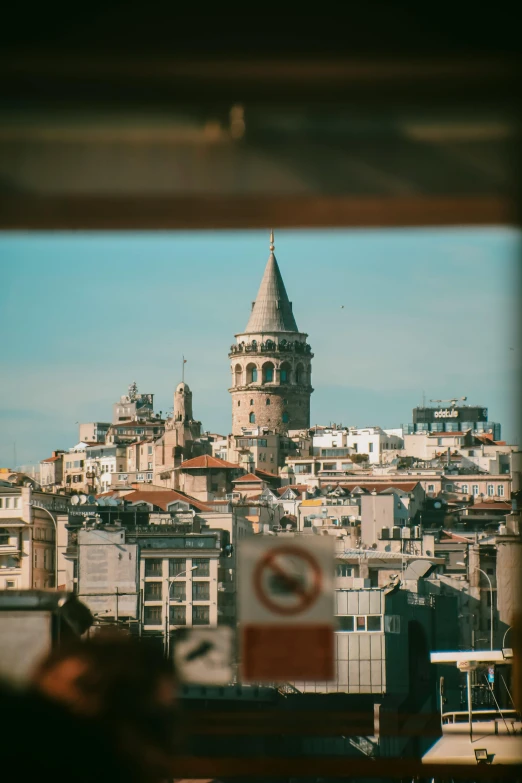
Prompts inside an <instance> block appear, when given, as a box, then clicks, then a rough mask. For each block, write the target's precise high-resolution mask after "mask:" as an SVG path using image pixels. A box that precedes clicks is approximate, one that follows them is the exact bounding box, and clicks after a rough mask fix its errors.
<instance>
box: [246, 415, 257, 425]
mask: <svg viewBox="0 0 522 783" xmlns="http://www.w3.org/2000/svg"><path fill="white" fill-rule="evenodd" d="M248 421H249V422H250V424H255V423H256V414H255V413H251V414H250V416H249V417H248Z"/></svg>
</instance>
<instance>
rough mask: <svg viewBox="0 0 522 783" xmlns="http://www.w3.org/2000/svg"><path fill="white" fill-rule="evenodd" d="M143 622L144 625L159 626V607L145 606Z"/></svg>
mask: <svg viewBox="0 0 522 783" xmlns="http://www.w3.org/2000/svg"><path fill="white" fill-rule="evenodd" d="M144 622H145V625H161V606H146V607H145V609H144Z"/></svg>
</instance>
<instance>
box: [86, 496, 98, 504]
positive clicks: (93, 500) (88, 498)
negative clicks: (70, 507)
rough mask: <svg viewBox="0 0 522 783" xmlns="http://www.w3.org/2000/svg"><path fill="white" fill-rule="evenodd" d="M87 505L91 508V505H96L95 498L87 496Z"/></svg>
mask: <svg viewBox="0 0 522 783" xmlns="http://www.w3.org/2000/svg"><path fill="white" fill-rule="evenodd" d="M87 503H90V505H91V506H92V505H93V503H96V498H95V497H94V495H87Z"/></svg>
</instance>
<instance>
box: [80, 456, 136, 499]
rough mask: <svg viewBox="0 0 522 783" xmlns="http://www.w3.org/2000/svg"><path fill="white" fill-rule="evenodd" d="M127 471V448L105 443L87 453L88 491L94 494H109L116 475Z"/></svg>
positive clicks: (86, 475) (86, 474) (86, 473)
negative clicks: (108, 491)
mask: <svg viewBox="0 0 522 783" xmlns="http://www.w3.org/2000/svg"><path fill="white" fill-rule="evenodd" d="M126 469H127V447H126V446H124V445H122V446H117V445H115V444H114V445H110V444H105V443H103V444H102V445H98V446H88V447H87V448H86V451H85V477H86V483H87V489H88V491H89V492H91V493H93V494H98V493H101V492H107V490H108V489H110V488H111V486H112V483H113V481H114V478H115V476H116V475H119V474H120V473H122V472H124V471H125V470H126Z"/></svg>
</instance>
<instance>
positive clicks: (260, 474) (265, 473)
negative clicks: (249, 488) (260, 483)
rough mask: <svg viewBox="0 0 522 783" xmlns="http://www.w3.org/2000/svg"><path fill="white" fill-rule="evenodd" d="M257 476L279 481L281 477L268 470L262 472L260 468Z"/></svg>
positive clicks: (257, 469) (257, 470)
mask: <svg viewBox="0 0 522 783" xmlns="http://www.w3.org/2000/svg"><path fill="white" fill-rule="evenodd" d="M255 472H256V476H260V477H261V478H265V476H266V478H270V479H279V476H278V475H276V474H275V473H270V472H269V471H268V470H261V469H260V468H256V471H255Z"/></svg>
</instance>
